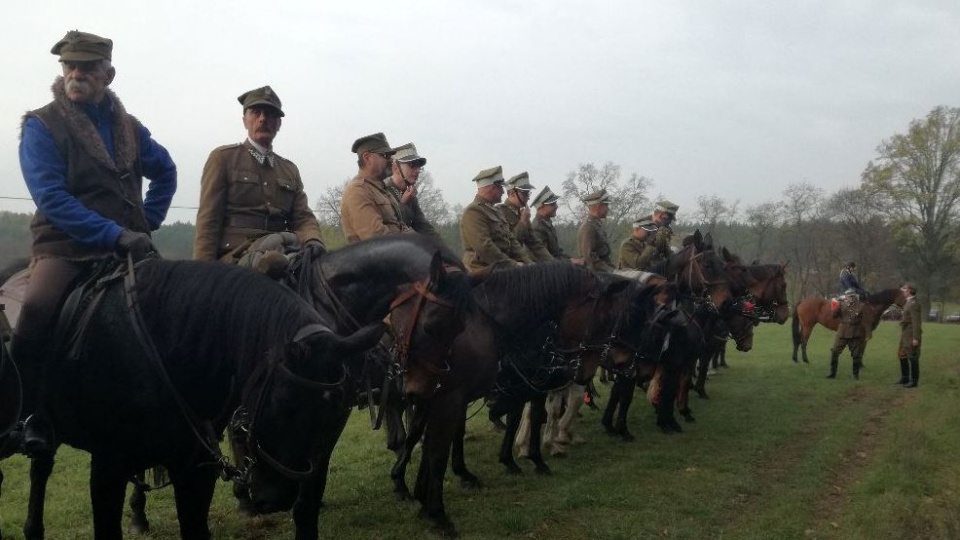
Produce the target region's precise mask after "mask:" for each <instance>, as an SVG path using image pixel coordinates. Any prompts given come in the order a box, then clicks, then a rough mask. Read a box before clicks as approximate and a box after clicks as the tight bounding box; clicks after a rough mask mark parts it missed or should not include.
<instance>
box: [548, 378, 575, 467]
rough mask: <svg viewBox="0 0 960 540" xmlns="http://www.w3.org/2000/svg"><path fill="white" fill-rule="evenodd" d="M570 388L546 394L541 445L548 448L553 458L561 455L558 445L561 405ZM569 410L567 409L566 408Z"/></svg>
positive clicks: (562, 451)
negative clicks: (545, 415) (544, 420)
mask: <svg viewBox="0 0 960 540" xmlns="http://www.w3.org/2000/svg"><path fill="white" fill-rule="evenodd" d="M569 390H570V387H568V388H564V389H563V390H554V391H553V392H550V393H549V394H547V401H546V404H545V405H546V409H547V421H546V424H545V425H544V428H543V444H544V446H549V447H550V454H551V455H553V456H556V455H559V454H563V453H564V449H563V445H562V444H561V443H560V440H559V438H560V434H559V431H560V421H561V419H562V418H563V415H564V412H563V403H564V401H565V400H566V399H567V392H568V391H569ZM568 410H569V407H568Z"/></svg>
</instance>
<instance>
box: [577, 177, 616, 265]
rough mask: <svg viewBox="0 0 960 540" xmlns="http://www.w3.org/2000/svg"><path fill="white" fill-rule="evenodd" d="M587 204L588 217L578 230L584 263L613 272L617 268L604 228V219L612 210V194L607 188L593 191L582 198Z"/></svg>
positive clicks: (578, 241)
mask: <svg viewBox="0 0 960 540" xmlns="http://www.w3.org/2000/svg"><path fill="white" fill-rule="evenodd" d="M581 200H582V201H583V202H584V204H586V205H587V219H586V220H584V222H583V223H582V224H581V225H580V230H579V231H577V246H578V247H579V248H580V257H582V258H583V264H584V266H586V267H587V268H590V269H591V270H598V271H601V272H612V271H613V270H615V268H614V266H613V261H612V260H611V258H610V257H611V250H610V241H609V240H608V239H607V231H606V230H605V229H604V228H603V220H604V218H606V217H607V212H609V211H610V196H609V195H607V192H606V190H603V189H601V190H600V191H597V192H594V193H591V194H589V195H587V196H585V197H583V198H582V199H581Z"/></svg>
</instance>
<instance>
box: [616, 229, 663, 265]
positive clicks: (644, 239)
mask: <svg viewBox="0 0 960 540" xmlns="http://www.w3.org/2000/svg"><path fill="white" fill-rule="evenodd" d="M656 231H657V225H656V224H655V223H654V222H653V220H652V219H650V218H643V219H638V220H637V221H634V222H633V232H632V233H631V234H630V237H629V238H627V239H626V240H624V241H623V243H622V244H620V260H619V261H618V262H617V269H621V270H623V269H626V270H646V269H648V268H650V267H651V266H652V264H651V261H652V260H653V259H654V257H656V256H657V255H658V253H657V250H656V248H654V247H653V245H651V244H650V242H648V239H649V237H650V233H653V232H656Z"/></svg>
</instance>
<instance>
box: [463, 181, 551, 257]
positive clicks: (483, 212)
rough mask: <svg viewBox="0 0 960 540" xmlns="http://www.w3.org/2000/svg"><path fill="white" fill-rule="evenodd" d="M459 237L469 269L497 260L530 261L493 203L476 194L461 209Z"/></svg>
mask: <svg viewBox="0 0 960 540" xmlns="http://www.w3.org/2000/svg"><path fill="white" fill-rule="evenodd" d="M460 240H461V242H462V243H463V264H464V265H465V266H466V267H467V270H469V271H471V272H475V271H478V270H482V269H484V268H486V267H488V266H490V265H493V264H497V263H504V264H506V265H508V266H516V265H517V263H531V262H533V259H531V258H530V256H529V255H527V253H526V251H525V250H524V249H523V246H521V245H520V243H519V242H517V239H516V238H514V237H513V232H511V230H510V224H508V223H507V221H506V220H505V219H503V216H501V215H500V212H498V211H497V209H496V208H495V207H494V206H493V205H492V204H489V203H487V202H484V201H483V200H482V199H481V198H480V197H479V196H477V197H474V199H473V202H472V203H470V204H469V205H467V207H466V208H465V209H464V210H463V217H462V218H461V219H460Z"/></svg>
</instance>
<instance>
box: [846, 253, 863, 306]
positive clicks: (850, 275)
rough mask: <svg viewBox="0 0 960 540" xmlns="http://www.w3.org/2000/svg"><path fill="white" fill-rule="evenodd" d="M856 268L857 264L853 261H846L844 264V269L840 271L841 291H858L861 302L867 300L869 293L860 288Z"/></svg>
mask: <svg viewBox="0 0 960 540" xmlns="http://www.w3.org/2000/svg"><path fill="white" fill-rule="evenodd" d="M856 267H857V263H855V262H853V261H852V260H849V261H846V262H845V263H844V264H843V268H841V269H840V290H841V291H846V290H848V289H853V290H855V291H857V294H858V295H859V296H860V299H861V300H865V299H866V298H867V291H866V290H864V289H863V287H861V286H860V282H859V281H858V280H857V275H856V274H855V273H854V272H853V271H854V269H855V268H856Z"/></svg>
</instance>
